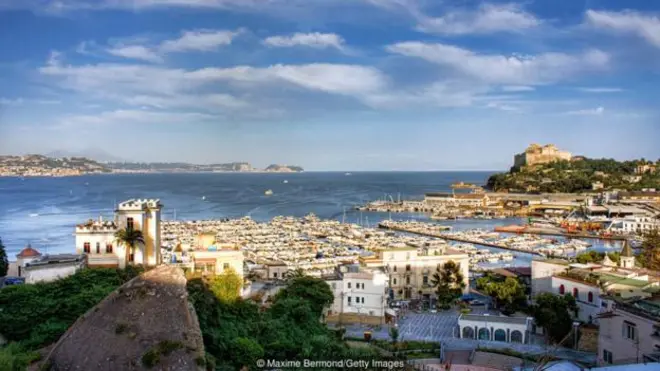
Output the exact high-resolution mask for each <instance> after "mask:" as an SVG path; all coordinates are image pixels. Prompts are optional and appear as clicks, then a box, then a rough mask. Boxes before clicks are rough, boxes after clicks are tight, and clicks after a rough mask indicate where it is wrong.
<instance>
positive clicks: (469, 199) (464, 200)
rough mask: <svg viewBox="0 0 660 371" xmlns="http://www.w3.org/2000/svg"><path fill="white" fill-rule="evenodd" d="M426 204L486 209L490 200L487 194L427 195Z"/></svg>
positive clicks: (436, 193)
mask: <svg viewBox="0 0 660 371" xmlns="http://www.w3.org/2000/svg"><path fill="white" fill-rule="evenodd" d="M424 202H425V203H426V204H428V205H442V206H454V207H460V206H469V207H486V206H488V203H489V202H490V198H489V197H488V195H487V194H486V193H438V192H435V193H427V194H425V195H424Z"/></svg>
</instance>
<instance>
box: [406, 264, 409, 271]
mask: <svg viewBox="0 0 660 371" xmlns="http://www.w3.org/2000/svg"><path fill="white" fill-rule="evenodd" d="M406 272H410V264H408V265H406Z"/></svg>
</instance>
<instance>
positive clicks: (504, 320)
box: [458, 314, 532, 344]
mask: <svg viewBox="0 0 660 371" xmlns="http://www.w3.org/2000/svg"><path fill="white" fill-rule="evenodd" d="M531 325H532V318H530V317H507V316H491V315H488V314H461V315H460V316H459V317H458V327H459V331H458V332H459V337H460V338H462V339H477V340H487V341H501V342H507V343H524V344H527V343H529V342H530V331H531V327H532V326H531Z"/></svg>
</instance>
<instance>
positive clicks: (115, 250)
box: [76, 231, 126, 269]
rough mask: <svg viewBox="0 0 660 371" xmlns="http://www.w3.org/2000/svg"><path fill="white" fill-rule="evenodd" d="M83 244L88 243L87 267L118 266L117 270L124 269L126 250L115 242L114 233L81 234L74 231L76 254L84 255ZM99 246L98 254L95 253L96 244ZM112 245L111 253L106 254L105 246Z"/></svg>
mask: <svg viewBox="0 0 660 371" xmlns="http://www.w3.org/2000/svg"><path fill="white" fill-rule="evenodd" d="M85 242H89V243H90V253H89V254H87V255H88V256H89V262H88V264H89V266H95V265H96V266H98V265H99V264H118V266H119V268H122V269H123V268H125V267H126V250H125V248H124V246H123V245H119V244H117V242H116V241H115V235H114V231H107V232H100V231H97V232H81V231H76V253H77V254H84V253H85V250H84V247H85V246H84V244H85ZM97 243H98V244H100V251H101V253H100V254H97V253H96V244H97ZM107 244H110V245H112V253H111V254H107V253H106V252H105V251H106V245H107Z"/></svg>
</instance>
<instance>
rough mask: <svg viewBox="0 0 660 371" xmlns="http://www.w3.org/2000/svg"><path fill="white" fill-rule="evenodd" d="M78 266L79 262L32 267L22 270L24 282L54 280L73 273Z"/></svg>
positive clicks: (79, 266)
mask: <svg viewBox="0 0 660 371" xmlns="http://www.w3.org/2000/svg"><path fill="white" fill-rule="evenodd" d="M80 268H81V265H80V264H77V265H74V264H52V265H49V266H47V267H33V268H30V269H26V270H25V271H24V272H25V283H37V282H51V281H55V280H58V279H60V278H64V277H68V276H71V275H73V274H74V273H76V272H77V271H78V270H80Z"/></svg>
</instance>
